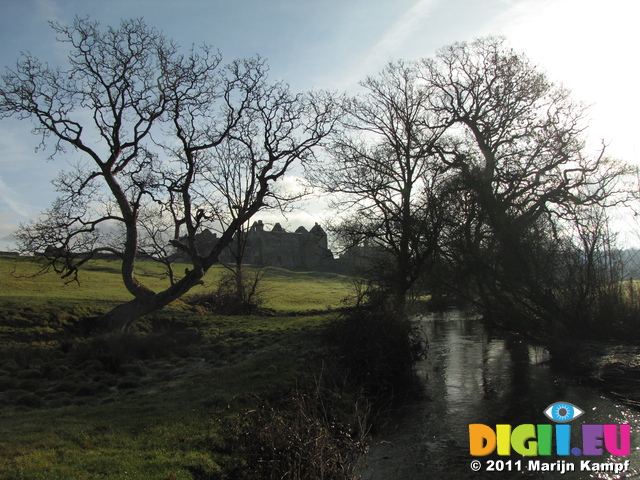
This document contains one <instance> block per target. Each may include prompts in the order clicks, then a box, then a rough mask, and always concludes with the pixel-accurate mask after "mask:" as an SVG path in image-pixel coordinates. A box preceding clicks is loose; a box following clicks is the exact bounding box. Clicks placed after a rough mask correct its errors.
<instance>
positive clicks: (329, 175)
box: [317, 62, 447, 310]
mask: <svg viewBox="0 0 640 480" xmlns="http://www.w3.org/2000/svg"><path fill="white" fill-rule="evenodd" d="M417 74H418V70H417V69H416V67H415V65H413V64H409V63H405V62H397V63H390V64H389V65H388V66H387V67H386V68H385V69H384V70H383V71H382V72H381V73H380V74H379V75H378V76H376V77H368V78H367V79H366V80H365V81H364V82H362V84H361V85H362V87H363V88H364V89H365V93H364V94H362V95H360V96H357V97H354V98H352V99H351V100H350V101H349V102H347V103H346V107H345V109H346V117H345V120H344V122H343V127H344V129H343V130H342V131H341V132H340V134H338V135H336V136H335V138H334V142H333V144H332V147H331V154H332V162H329V163H328V164H326V165H325V168H324V169H323V171H322V173H321V175H318V176H317V179H318V180H319V183H320V184H322V186H323V187H324V188H325V189H326V190H327V191H329V192H333V193H339V194H340V195H341V197H340V198H341V200H342V201H341V205H342V206H343V207H346V208H348V209H349V211H350V214H349V216H348V217H347V218H346V219H345V220H344V221H343V222H342V223H341V224H339V225H338V226H337V228H336V229H335V230H336V232H337V233H338V236H339V238H341V239H342V242H343V243H344V244H345V245H346V246H347V247H354V246H360V247H363V246H365V245H366V247H365V248H366V249H367V250H368V254H366V255H365V257H366V260H365V265H368V266H369V267H370V268H369V273H370V274H371V275H373V277H374V280H375V281H376V282H377V283H378V284H381V285H382V286H384V287H386V288H387V289H388V290H389V292H390V293H391V295H392V297H393V301H394V303H395V306H396V309H398V310H401V309H402V308H403V306H404V302H405V298H406V295H407V293H408V292H409V290H410V289H411V288H412V286H414V284H415V282H416V281H417V280H418V279H419V278H420V277H421V275H423V273H424V271H425V270H426V269H428V268H429V266H430V264H431V263H432V262H433V259H434V256H435V253H436V250H437V248H438V240H439V232H440V228H441V226H440V225H441V222H442V213H443V210H442V208H441V206H442V202H441V201H440V200H439V198H440V194H441V189H442V186H443V181H444V179H445V178H446V175H445V172H446V169H447V167H446V165H444V164H442V163H441V162H440V160H439V158H438V156H437V155H436V153H437V149H436V148H435V146H436V145H437V144H438V142H439V140H440V137H441V135H442V134H443V131H444V128H443V126H442V125H439V124H438V120H437V119H436V118H435V117H433V116H432V115H431V114H430V111H429V109H428V107H429V95H430V92H429V91H428V90H427V89H425V88H423V86H422V85H421V84H420V83H419V82H418V79H417Z"/></svg>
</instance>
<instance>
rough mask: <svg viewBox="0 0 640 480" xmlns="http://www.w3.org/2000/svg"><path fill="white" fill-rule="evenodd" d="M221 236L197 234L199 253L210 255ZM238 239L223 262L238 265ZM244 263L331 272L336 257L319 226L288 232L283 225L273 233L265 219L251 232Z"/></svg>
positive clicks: (204, 232)
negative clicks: (266, 227)
mask: <svg viewBox="0 0 640 480" xmlns="http://www.w3.org/2000/svg"><path fill="white" fill-rule="evenodd" d="M217 241H218V238H217V235H216V234H215V233H213V232H211V231H210V230H208V229H207V230H204V231H202V232H201V233H199V234H198V235H196V247H197V249H198V253H200V254H201V255H206V254H207V253H208V252H210V251H211V249H213V247H214V246H215V244H216V243H217ZM234 245H235V240H234V242H233V243H232V245H231V247H230V248H227V249H226V250H225V251H224V252H223V253H222V255H221V256H220V260H221V261H222V262H224V263H235V257H234V255H233V251H232V250H235V248H234ZM243 263H249V264H253V265H257V266H273V267H282V268H288V269H292V270H299V269H311V270H313V269H330V268H331V267H332V266H333V264H334V258H333V254H332V253H331V250H329V247H328V242H327V234H326V232H325V231H324V230H323V229H322V227H321V226H320V225H318V224H317V223H316V224H315V225H314V227H313V228H312V229H311V230H310V231H307V229H306V228H304V227H299V228H298V229H297V230H296V231H295V232H287V231H285V230H284V229H283V228H282V226H281V225H280V224H279V223H276V224H275V225H274V227H273V228H272V229H271V230H265V226H264V224H263V223H262V221H261V220H258V221H257V222H254V223H253V225H252V226H251V228H250V229H249V231H248V232H247V239H246V247H245V252H244V257H243Z"/></svg>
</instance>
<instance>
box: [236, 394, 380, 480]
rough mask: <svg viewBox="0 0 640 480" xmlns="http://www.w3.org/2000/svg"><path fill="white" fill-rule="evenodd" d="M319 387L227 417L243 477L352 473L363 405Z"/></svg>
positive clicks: (362, 431)
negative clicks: (347, 400) (242, 462)
mask: <svg viewBox="0 0 640 480" xmlns="http://www.w3.org/2000/svg"><path fill="white" fill-rule="evenodd" d="M345 399H346V396H341V395H337V394H336V392H332V391H330V390H326V389H323V388H318V389H316V390H315V391H314V392H312V393H303V392H301V391H294V392H292V393H291V394H290V395H287V396H285V397H283V398H282V399H280V400H279V401H278V402H276V404H275V405H271V404H269V403H266V402H265V403H264V404H263V405H262V406H261V407H259V408H257V409H253V410H250V411H248V412H246V413H244V414H242V415H238V416H236V417H233V418H232V419H227V420H226V422H230V423H231V424H230V425H227V426H226V428H225V430H226V431H230V432H234V433H233V436H232V437H231V438H229V439H228V441H229V445H228V447H229V448H230V450H231V451H233V452H234V453H235V454H239V455H240V456H241V457H242V458H243V459H244V463H245V464H244V466H243V468H242V469H241V471H240V472H238V475H239V477H238V478H241V479H243V480H275V479H278V480H280V479H287V480H304V479H308V480H315V479H318V478H323V479H326V480H332V479H336V480H338V479H340V480H343V479H346V478H354V477H353V473H354V469H355V465H356V463H357V461H358V459H359V458H360V456H361V455H363V454H364V453H366V443H365V438H366V435H367V425H368V418H367V416H368V408H363V409H358V407H357V406H358V405H359V404H360V402H358V401H354V399H353V398H351V397H350V398H349V399H350V400H351V402H350V405H349V406H346V405H345V404H344V403H341V402H344V401H345Z"/></svg>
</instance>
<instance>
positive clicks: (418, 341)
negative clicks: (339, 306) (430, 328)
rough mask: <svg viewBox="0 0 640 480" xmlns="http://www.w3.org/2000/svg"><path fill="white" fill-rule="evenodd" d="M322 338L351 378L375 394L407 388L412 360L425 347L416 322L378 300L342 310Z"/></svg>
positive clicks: (422, 354)
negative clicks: (382, 304)
mask: <svg viewBox="0 0 640 480" xmlns="http://www.w3.org/2000/svg"><path fill="white" fill-rule="evenodd" d="M326 340H327V341H328V343H329V345H330V348H333V349H335V352H336V358H337V361H339V362H340V363H342V368H343V369H346V371H347V372H348V374H349V376H350V377H351V379H352V381H354V382H355V383H356V384H358V385H360V386H361V387H362V388H363V389H364V390H365V391H366V392H367V393H368V394H370V395H373V396H375V397H379V398H383V397H388V396H393V395H395V394H397V393H400V392H407V391H408V390H410V388H411V387H412V386H413V385H414V380H415V375H414V366H415V363H416V362H417V361H418V360H420V359H422V358H424V357H425V355H426V351H427V342H426V338H425V336H424V334H423V333H422V332H421V331H420V329H419V327H418V325H417V324H415V323H414V322H412V321H411V320H409V319H408V318H406V317H405V316H402V315H396V314H393V313H391V312H389V310H388V309H386V308H384V307H382V306H380V305H379V304H374V305H366V306H359V307H355V308H352V309H349V310H347V311H345V312H344V313H343V314H342V315H341V316H340V317H339V318H338V319H337V320H336V321H335V322H334V323H333V324H332V325H330V327H329V328H328V330H327V335H326Z"/></svg>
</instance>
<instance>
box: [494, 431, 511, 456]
mask: <svg viewBox="0 0 640 480" xmlns="http://www.w3.org/2000/svg"><path fill="white" fill-rule="evenodd" d="M496 436H497V437H498V455H511V425H496Z"/></svg>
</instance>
